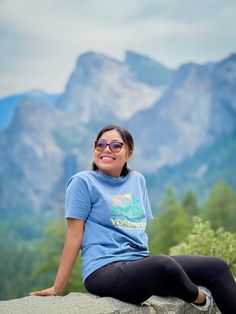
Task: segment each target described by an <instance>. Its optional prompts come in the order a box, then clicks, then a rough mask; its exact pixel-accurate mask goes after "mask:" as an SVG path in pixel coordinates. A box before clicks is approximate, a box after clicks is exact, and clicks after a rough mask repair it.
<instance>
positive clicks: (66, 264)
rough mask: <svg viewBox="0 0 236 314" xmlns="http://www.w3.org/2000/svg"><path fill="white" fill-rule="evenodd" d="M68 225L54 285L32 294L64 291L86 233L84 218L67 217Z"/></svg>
mask: <svg viewBox="0 0 236 314" xmlns="http://www.w3.org/2000/svg"><path fill="white" fill-rule="evenodd" d="M67 225H68V230H67V235H66V240H65V245H64V248H63V251H62V255H61V259H60V264H59V267H58V271H57V275H56V278H55V281H54V285H53V286H52V287H51V288H48V289H44V290H40V291H34V292H31V293H30V295H40V296H48V295H58V294H61V293H63V291H64V289H65V287H66V285H67V283H68V281H69V278H70V275H71V272H72V269H73V266H74V264H75V261H76V259H77V256H78V254H79V250H80V248H81V244H82V240H83V234H84V221H83V220H80V219H73V218H67Z"/></svg>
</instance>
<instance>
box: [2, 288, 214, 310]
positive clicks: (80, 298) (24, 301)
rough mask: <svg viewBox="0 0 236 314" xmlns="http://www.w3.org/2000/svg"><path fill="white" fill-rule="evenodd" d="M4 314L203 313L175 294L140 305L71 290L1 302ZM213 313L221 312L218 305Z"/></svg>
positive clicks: (153, 298) (152, 299) (149, 300)
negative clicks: (53, 295) (56, 294)
mask: <svg viewBox="0 0 236 314" xmlns="http://www.w3.org/2000/svg"><path fill="white" fill-rule="evenodd" d="M0 313H1V314H18V313H19V314H21V313H22V314H34V313H35V314H36V313H37V314H47V313H50V314H77V313H79V314H90V313H92V314H138V313H142V314H154V313H158V314H166V313H168V314H187V313H189V314H198V313H201V312H199V311H198V310H196V309H195V308H193V307H192V306H191V304H187V303H185V302H184V301H181V300H179V299H176V298H160V297H156V296H155V297H154V296H153V297H151V298H150V299H148V300H147V301H146V302H145V303H143V304H142V305H140V306H136V305H132V304H129V303H125V302H121V301H119V300H116V299H113V298H109V297H105V298H100V297H98V296H95V295H91V294H87V293H70V294H68V295H66V296H64V297H60V296H57V297H33V296H30V297H25V298H21V299H15V300H10V301H1V302H0ZM211 313H212V314H217V313H220V312H219V311H218V310H217V309H216V307H214V308H213V310H212V312H211Z"/></svg>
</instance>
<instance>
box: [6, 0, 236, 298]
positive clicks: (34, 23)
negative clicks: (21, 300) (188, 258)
mask: <svg viewBox="0 0 236 314" xmlns="http://www.w3.org/2000/svg"><path fill="white" fill-rule="evenodd" d="M235 20H236V3H235V1H233V0H232V1H230V0H228V1H224V3H223V2H222V1H218V0H217V1H216V0H214V1H213V0H206V1H198V2H191V3H190V2H189V1H187V0H181V1H180V0H174V1H170V0H165V1H164V0H163V1H162V0H155V1H152V0H148V1H146V0H135V1H134V0H130V1H124V0H119V1H118V0H113V1H109V0H101V1H93V0H87V1H86V2H85V1H80V0H68V1H66V2H64V1H60V0H57V1H56V0H41V1H38V0H36V1H30V0H22V1H20V2H19V3H17V2H15V1H13V0H2V1H0V25H1V28H0V29H1V31H0V34H1V47H2V49H1V50H0V67H1V72H0V78H1V84H0V213H1V220H0V252H1V258H0V278H1V282H0V299H1V300H5V299H13V298H17V297H21V296H25V295H27V294H28V293H29V292H30V291H32V290H35V289H42V288H46V287H48V286H51V284H52V283H53V279H54V276H55V272H56V269H57V265H58V261H59V256H60V253H61V250H62V246H63V240H64V235H65V230H66V226H65V222H64V219H63V216H64V195H65V189H66V183H67V181H68V180H69V178H70V176H71V175H73V174H74V173H76V172H78V171H81V170H89V169H90V168H91V161H92V143H93V141H94V138H95V136H96V134H97V132H98V131H99V130H100V128H101V127H103V126H105V125H107V124H110V123H116V124H119V125H122V126H124V127H126V128H127V129H128V130H129V131H130V132H131V133H132V135H133V136H134V140H135V152H134V156H133V159H132V161H131V163H130V167H131V168H132V169H135V170H137V171H140V172H142V173H143V174H144V176H145V178H146V181H147V187H148V191H149V196H150V200H151V204H152V208H153V212H154V215H155V219H154V220H153V221H152V222H151V223H150V224H149V225H148V234H149V237H150V251H151V254H158V253H165V254H179V253H191V254H206V255H208V254H211V255H217V256H221V257H223V258H224V259H225V260H226V261H227V262H228V264H229V265H230V267H231V269H232V271H233V272H234V275H235V276H236V219H235V213H236V44H235V38H236V27H233V26H235ZM80 263H81V260H80V258H78V262H77V265H76V267H75V269H74V272H73V275H72V277H71V281H70V283H69V285H68V288H67V290H66V292H70V291H85V289H84V288H83V285H82V283H81V275H80V269H79V265H80Z"/></svg>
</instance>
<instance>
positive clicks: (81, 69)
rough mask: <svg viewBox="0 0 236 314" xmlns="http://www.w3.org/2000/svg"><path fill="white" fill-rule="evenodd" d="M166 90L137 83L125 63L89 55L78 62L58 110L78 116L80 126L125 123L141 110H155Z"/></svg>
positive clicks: (81, 57)
mask: <svg viewBox="0 0 236 314" xmlns="http://www.w3.org/2000/svg"><path fill="white" fill-rule="evenodd" d="M140 62H142V61H141V58H140ZM153 64H155V62H154V61H153ZM147 71H149V68H148V69H147ZM143 72H145V66H143ZM164 87H165V85H163V84H162V85H160V86H159V85H158V86H152V85H150V84H149V83H147V82H144V81H141V80H137V79H136V77H135V75H133V72H132V69H131V70H130V67H129V66H128V65H127V64H126V63H125V62H123V63H122V62H118V61H116V60H114V59H111V58H108V57H106V56H104V55H102V54H96V53H94V52H88V53H85V54H83V55H82V56H80V57H79V58H78V61H77V64H76V67H75V70H74V72H73V73H72V74H71V76H70V78H69V80H68V83H67V85H66V89H65V91H64V93H63V94H62V95H61V97H60V98H59V99H58V102H57V106H58V107H59V108H61V109H62V110H64V111H66V112H69V113H71V114H77V115H78V116H77V118H78V122H80V123H89V122H91V121H105V120H107V121H108V120H110V119H112V120H113V119H114V120H120V121H123V120H127V119H129V118H130V117H131V116H132V115H133V114H134V113H136V112H138V111H139V110H140V109H145V108H149V107H150V106H152V104H153V102H154V101H155V100H156V99H158V98H159V97H160V96H161V95H162V94H163V92H164ZM78 113H79V114H78Z"/></svg>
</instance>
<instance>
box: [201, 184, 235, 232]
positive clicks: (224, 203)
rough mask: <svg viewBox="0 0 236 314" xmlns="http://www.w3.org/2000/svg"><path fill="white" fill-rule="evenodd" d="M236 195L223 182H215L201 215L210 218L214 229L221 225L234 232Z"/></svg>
mask: <svg viewBox="0 0 236 314" xmlns="http://www.w3.org/2000/svg"><path fill="white" fill-rule="evenodd" d="M235 209H236V195H235V194H234V192H233V191H232V190H231V189H230V187H229V186H227V185H226V184H225V183H224V182H219V183H218V184H216V185H215V186H214V187H213V189H212V191H211V193H210V195H209V197H208V199H207V201H206V202H205V204H204V206H203V208H202V210H201V217H203V218H204V219H206V220H210V221H211V224H212V227H213V228H214V229H217V228H220V227H223V228H224V229H225V230H228V231H231V232H236V220H235Z"/></svg>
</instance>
